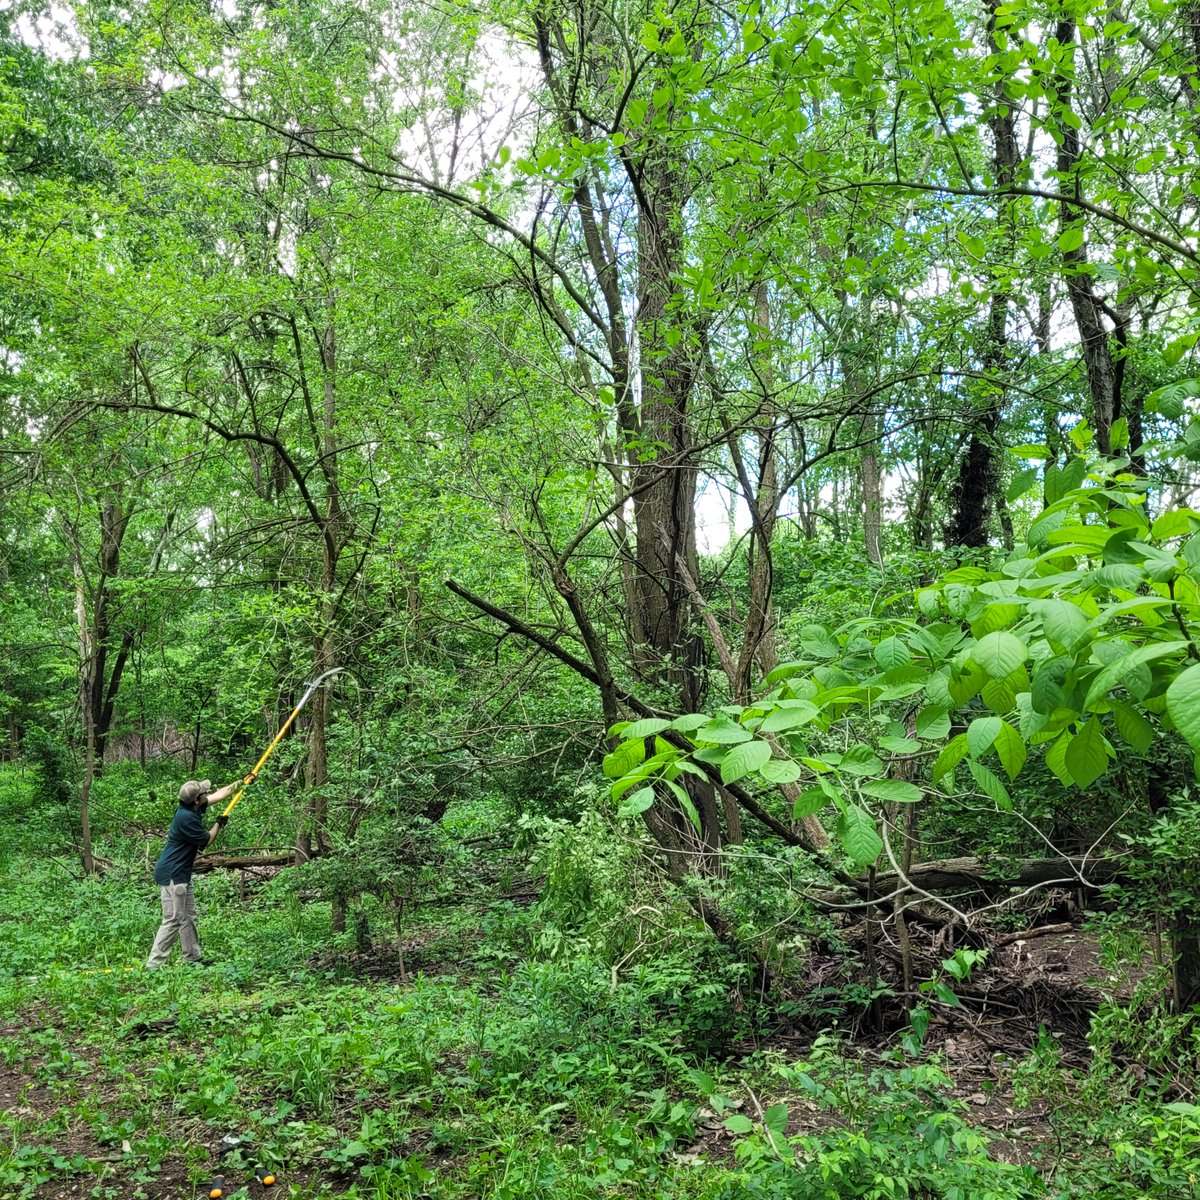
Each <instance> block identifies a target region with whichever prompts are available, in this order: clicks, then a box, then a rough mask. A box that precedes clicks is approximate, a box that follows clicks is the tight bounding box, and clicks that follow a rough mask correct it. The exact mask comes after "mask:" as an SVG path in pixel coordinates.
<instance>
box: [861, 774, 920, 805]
mask: <svg viewBox="0 0 1200 1200" xmlns="http://www.w3.org/2000/svg"><path fill="white" fill-rule="evenodd" d="M860 790H861V791H862V792H864V793H865V794H866V795H868V796H874V797H875V798H876V799H877V800H886V801H887V802H888V803H889V804H913V803H915V802H916V801H917V800H920V799H921V797H922V795H923V794H924V793H923V792H922V791H921V789H920V788H919V787H917V785H916V784H915V783H906V782H905V781H904V780H903V779H873V780H871V781H870V782H869V783H864V784H862V785H861V786H860Z"/></svg>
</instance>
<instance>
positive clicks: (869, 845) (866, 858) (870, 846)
mask: <svg viewBox="0 0 1200 1200" xmlns="http://www.w3.org/2000/svg"><path fill="white" fill-rule="evenodd" d="M837 834H838V837H839V838H840V839H841V843H842V847H843V848H844V849H845V851H846V854H847V855H848V856H849V857H850V858H851V859H852V860H853V862H854V863H855V864H856V865H857V866H859V867H869V866H870V865H871V864H872V863H873V862H874V861H875V860H876V859H877V858H878V857H879V852H880V851H881V850H882V849H883V841H882V840H881V839H880V837H879V834H878V833H876V832H875V819H874V818H873V817H872V816H871V814H870V813H869V812H867V810H866V809H865V808H862V807H860V806H859V805H857V804H848V805H847V806H846V808H845V809H844V810H843V811H842V812H841V814H840V815H839V816H838V823H837Z"/></svg>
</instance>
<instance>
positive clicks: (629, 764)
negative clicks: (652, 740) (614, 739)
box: [600, 738, 646, 779]
mask: <svg viewBox="0 0 1200 1200" xmlns="http://www.w3.org/2000/svg"><path fill="white" fill-rule="evenodd" d="M645 757H646V743H645V742H644V741H642V740H641V739H640V738H635V739H634V740H633V741H631V742H622V743H621V744H620V745H619V746H617V748H616V749H615V750H613V752H612V753H611V754H606V755H605V756H604V759H603V761H602V762H601V763H600V769H601V770H602V771H603V772H604V774H605V775H607V776H608V778H609V779H620V778H621V776H622V775H628V774H629V772H630V771H632V770H633V768H634V767H636V766H637V765H638V763H640V762H641V761H642V760H643V759H644V758H645Z"/></svg>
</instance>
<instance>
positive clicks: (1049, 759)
mask: <svg viewBox="0 0 1200 1200" xmlns="http://www.w3.org/2000/svg"><path fill="white" fill-rule="evenodd" d="M1070 745H1071V735H1070V734H1069V733H1066V732H1063V733H1062V734H1060V735H1059V738H1058V740H1057V741H1056V742H1055V743H1054V745H1053V746H1051V747H1050V749H1049V750H1047V751H1046V766H1048V767H1049V768H1050V770H1051V771H1053V772H1054V776H1055V778H1056V779H1057V780H1058V782H1059V783H1061V784H1062V785H1063V787H1070V786H1071V772H1070V771H1068V770H1067V748H1068V747H1069V746H1070Z"/></svg>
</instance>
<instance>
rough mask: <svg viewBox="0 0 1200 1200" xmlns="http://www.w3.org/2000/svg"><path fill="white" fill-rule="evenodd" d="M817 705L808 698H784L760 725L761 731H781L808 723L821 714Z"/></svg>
mask: <svg viewBox="0 0 1200 1200" xmlns="http://www.w3.org/2000/svg"><path fill="white" fill-rule="evenodd" d="M819 712H820V710H819V709H818V708H817V706H816V705H815V704H813V703H811V702H810V701H808V700H784V701H782V702H781V703H780V705H779V707H778V708H777V709H775V711H774V712H770V713H767V715H766V717H765V718H764V719H763V723H762V724H761V725H760V726H759V727H758V728H759V732H760V733H781V732H782V731H783V730H785V729H795V728H797V726H800V725H807V724H808V723H809V721H811V720H812V719H813V718H814V717H816V716H817V715H818V714H819Z"/></svg>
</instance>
